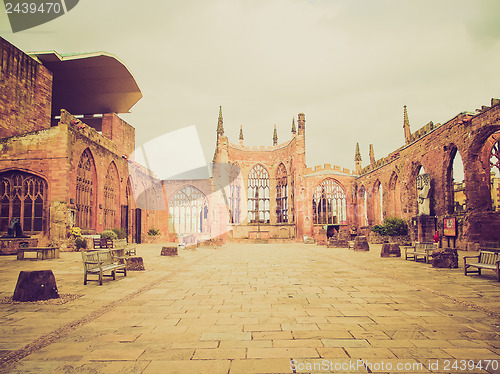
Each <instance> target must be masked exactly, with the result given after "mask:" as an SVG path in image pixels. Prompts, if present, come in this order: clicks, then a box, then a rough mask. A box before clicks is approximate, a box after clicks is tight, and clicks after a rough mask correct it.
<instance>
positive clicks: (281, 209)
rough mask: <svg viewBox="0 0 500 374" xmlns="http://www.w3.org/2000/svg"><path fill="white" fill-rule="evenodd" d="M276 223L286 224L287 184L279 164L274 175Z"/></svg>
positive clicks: (284, 173)
mask: <svg viewBox="0 0 500 374" xmlns="http://www.w3.org/2000/svg"><path fill="white" fill-rule="evenodd" d="M276 221H277V223H287V222H288V182H287V176H286V169H285V165H283V164H280V166H279V167H278V171H277V173H276Z"/></svg>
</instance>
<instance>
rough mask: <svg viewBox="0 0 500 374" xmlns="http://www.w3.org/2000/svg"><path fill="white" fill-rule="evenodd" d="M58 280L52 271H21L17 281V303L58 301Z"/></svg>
mask: <svg viewBox="0 0 500 374" xmlns="http://www.w3.org/2000/svg"><path fill="white" fill-rule="evenodd" d="M58 298H59V292H58V291H57V286H56V278H55V277H54V273H52V270H37V271H21V272H20V273H19V278H18V279H17V284H16V289H15V291H14V296H13V297H12V299H13V300H15V301H39V300H49V299H58Z"/></svg>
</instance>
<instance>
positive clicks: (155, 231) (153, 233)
mask: <svg viewBox="0 0 500 374" xmlns="http://www.w3.org/2000/svg"><path fill="white" fill-rule="evenodd" d="M148 235H149V236H158V235H160V230H159V229H154V228H150V229H149V230H148Z"/></svg>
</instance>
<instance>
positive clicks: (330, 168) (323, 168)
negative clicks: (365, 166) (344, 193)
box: [304, 164, 356, 175]
mask: <svg viewBox="0 0 500 374" xmlns="http://www.w3.org/2000/svg"><path fill="white" fill-rule="evenodd" d="M321 172H338V173H342V174H347V175H356V172H355V171H353V170H349V169H346V168H342V167H340V166H338V165H333V166H332V165H331V164H324V165H316V166H315V167H314V168H312V167H309V168H306V169H305V172H304V174H305V175H307V174H312V173H321Z"/></svg>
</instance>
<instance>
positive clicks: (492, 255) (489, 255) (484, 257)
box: [479, 251, 499, 265]
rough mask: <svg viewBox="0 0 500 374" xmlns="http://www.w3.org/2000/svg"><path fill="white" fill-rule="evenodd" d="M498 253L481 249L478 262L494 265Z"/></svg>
mask: <svg viewBox="0 0 500 374" xmlns="http://www.w3.org/2000/svg"><path fill="white" fill-rule="evenodd" d="M498 255H499V253H498V252H488V251H481V252H479V263H481V264H488V265H495V263H496V262H497V261H498V260H499V258H498Z"/></svg>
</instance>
